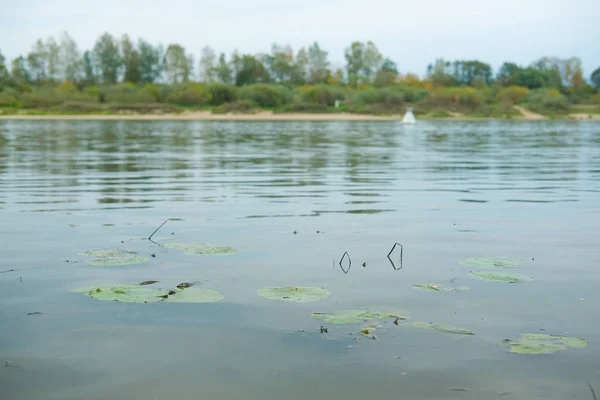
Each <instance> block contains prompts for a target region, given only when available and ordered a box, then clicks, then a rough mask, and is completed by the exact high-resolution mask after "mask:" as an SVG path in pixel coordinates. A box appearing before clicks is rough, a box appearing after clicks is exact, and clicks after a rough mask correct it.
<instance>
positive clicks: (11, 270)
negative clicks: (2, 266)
mask: <svg viewBox="0 0 600 400" xmlns="http://www.w3.org/2000/svg"><path fill="white" fill-rule="evenodd" d="M13 271H16V269H7V270H6V271H0V274H4V273H7V272H13Z"/></svg>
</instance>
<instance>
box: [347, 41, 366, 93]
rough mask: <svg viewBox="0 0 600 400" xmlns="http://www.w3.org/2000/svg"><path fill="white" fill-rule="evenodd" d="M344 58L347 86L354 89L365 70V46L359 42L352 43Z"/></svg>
mask: <svg viewBox="0 0 600 400" xmlns="http://www.w3.org/2000/svg"><path fill="white" fill-rule="evenodd" d="M344 57H345V58H346V74H347V76H348V84H349V85H350V86H351V87H356V85H358V82H359V80H360V76H361V75H360V74H361V71H363V69H364V68H365V63H364V58H365V46H364V44H362V43H361V42H352V44H351V45H350V47H349V48H347V49H346V51H345V53H344Z"/></svg>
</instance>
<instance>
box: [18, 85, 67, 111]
mask: <svg viewBox="0 0 600 400" xmlns="http://www.w3.org/2000/svg"><path fill="white" fill-rule="evenodd" d="M65 98H66V96H65V95H64V93H60V92H57V91H55V90H52V89H37V90H34V91H33V92H30V93H23V94H22V95H21V104H22V105H23V107H26V108H38V107H39V108H44V107H52V106H57V105H59V104H62V103H63V102H64V101H65Z"/></svg>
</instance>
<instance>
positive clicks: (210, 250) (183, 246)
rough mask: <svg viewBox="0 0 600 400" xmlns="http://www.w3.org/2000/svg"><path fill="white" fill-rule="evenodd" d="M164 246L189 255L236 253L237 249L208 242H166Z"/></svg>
mask: <svg viewBox="0 0 600 400" xmlns="http://www.w3.org/2000/svg"><path fill="white" fill-rule="evenodd" d="M165 247H168V248H170V249H176V250H181V251H183V252H184V253H185V254H188V255H191V256H197V255H204V256H221V255H228V254H233V253H236V252H237V250H236V249H234V248H233V247H227V246H218V245H216V244H210V243H200V242H193V243H167V244H165Z"/></svg>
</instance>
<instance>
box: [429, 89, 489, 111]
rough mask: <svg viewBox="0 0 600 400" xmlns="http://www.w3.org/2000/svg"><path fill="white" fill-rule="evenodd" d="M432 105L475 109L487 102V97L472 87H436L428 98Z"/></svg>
mask: <svg viewBox="0 0 600 400" xmlns="http://www.w3.org/2000/svg"><path fill="white" fill-rule="evenodd" d="M427 103H429V104H430V105H435V106H441V107H447V108H453V109H464V110H468V111H475V110H478V109H481V108H482V107H483V105H484V104H485V97H484V95H483V93H481V92H480V91H479V90H476V89H473V88H472V87H464V88H441V89H435V90H434V91H433V92H431V94H430V96H429V97H428V98H427Z"/></svg>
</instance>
